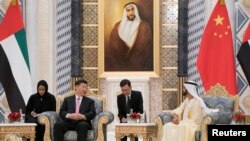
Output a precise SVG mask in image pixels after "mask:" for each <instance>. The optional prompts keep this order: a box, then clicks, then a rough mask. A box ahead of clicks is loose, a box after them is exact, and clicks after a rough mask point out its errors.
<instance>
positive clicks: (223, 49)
mask: <svg viewBox="0 0 250 141" xmlns="http://www.w3.org/2000/svg"><path fill="white" fill-rule="evenodd" d="M231 30H232V29H231V26H230V22H229V17H228V13H227V8H226V5H225V3H224V1H223V0H218V2H217V4H216V6H215V8H214V10H213V12H212V14H211V16H210V18H209V20H208V23H207V25H206V27H205V29H204V33H203V37H202V40H201V44H200V51H199V55H198V60H197V68H198V71H199V73H200V77H201V80H202V84H203V87H204V88H205V90H206V91H208V90H209V89H210V88H211V87H213V86H215V85H216V84H217V83H219V84H220V85H222V86H224V87H225V88H226V90H227V91H228V92H229V94H231V95H235V94H237V86H236V72H235V69H236V68H235V63H234V52H233V41H232V32H231Z"/></svg>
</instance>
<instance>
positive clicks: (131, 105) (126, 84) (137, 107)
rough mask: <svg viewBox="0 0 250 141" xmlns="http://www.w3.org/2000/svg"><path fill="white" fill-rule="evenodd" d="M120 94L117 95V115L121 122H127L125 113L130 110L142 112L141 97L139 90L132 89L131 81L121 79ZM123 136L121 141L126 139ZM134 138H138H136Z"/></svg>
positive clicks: (128, 112)
mask: <svg viewBox="0 0 250 141" xmlns="http://www.w3.org/2000/svg"><path fill="white" fill-rule="evenodd" d="M120 87H121V91H122V94H120V95H118V96H117V106H118V117H119V119H120V122H121V123H124V122H127V114H130V113H131V112H136V113H141V114H142V113H143V99H142V94H141V92H140V91H134V90H132V87H131V82H130V81H129V80H128V79H123V80H122V81H121V82H120ZM132 110H133V111H132ZM126 140H127V137H124V138H123V139H122V141H126ZM136 140H138V139H137V138H136Z"/></svg>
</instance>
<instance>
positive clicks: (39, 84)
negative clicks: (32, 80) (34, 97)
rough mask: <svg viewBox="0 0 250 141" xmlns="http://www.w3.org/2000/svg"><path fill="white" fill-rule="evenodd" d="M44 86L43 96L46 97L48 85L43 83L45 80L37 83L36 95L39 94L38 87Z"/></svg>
mask: <svg viewBox="0 0 250 141" xmlns="http://www.w3.org/2000/svg"><path fill="white" fill-rule="evenodd" d="M41 85H42V86H44V87H45V93H44V95H47V93H48V84H47V82H46V81H45V80H40V81H39V82H38V83H37V88H36V89H37V94H39V93H38V87H39V86H41Z"/></svg>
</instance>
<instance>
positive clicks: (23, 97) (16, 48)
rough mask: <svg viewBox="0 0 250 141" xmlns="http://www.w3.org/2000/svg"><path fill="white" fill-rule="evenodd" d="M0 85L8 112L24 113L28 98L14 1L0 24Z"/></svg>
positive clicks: (26, 65) (25, 51)
mask: <svg viewBox="0 0 250 141" xmlns="http://www.w3.org/2000/svg"><path fill="white" fill-rule="evenodd" d="M0 82H1V83H2V85H3V88H4V91H5V93H6V97H7V101H8V104H9V107H10V110H11V111H12V112H13V111H19V109H23V111H25V103H26V102H27V101H28V98H29V96H30V95H31V92H32V91H31V77H30V66H29V57H28V49H27V43H26V34H25V30H24V24H23V21H22V15H21V10H20V7H19V4H18V2H17V1H14V2H11V3H10V5H9V7H8V9H7V11H6V14H5V16H4V18H3V20H2V23H1V24H0Z"/></svg>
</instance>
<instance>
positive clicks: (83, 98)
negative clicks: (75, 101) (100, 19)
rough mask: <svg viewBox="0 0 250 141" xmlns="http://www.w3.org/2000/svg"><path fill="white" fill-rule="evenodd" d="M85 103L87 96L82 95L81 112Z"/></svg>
mask: <svg viewBox="0 0 250 141" xmlns="http://www.w3.org/2000/svg"><path fill="white" fill-rule="evenodd" d="M85 103H86V98H85V97H84V96H83V97H82V101H81V104H80V108H79V112H81V111H82V108H83V107H84V104H85Z"/></svg>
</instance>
